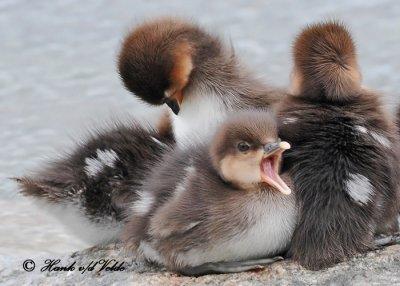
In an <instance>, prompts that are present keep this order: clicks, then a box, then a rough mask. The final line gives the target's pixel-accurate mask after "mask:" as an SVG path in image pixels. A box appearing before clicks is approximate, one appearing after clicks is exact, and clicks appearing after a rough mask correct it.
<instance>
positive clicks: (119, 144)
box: [16, 122, 174, 244]
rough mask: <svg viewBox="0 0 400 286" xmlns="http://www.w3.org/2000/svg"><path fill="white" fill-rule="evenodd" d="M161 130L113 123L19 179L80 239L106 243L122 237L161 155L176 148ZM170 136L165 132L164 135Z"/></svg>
mask: <svg viewBox="0 0 400 286" xmlns="http://www.w3.org/2000/svg"><path fill="white" fill-rule="evenodd" d="M161 128H162V129H159V130H157V129H152V128H145V127H141V126H140V125H139V124H138V123H135V122H133V123H131V124H130V125H129V126H128V125H124V124H119V123H114V126H113V127H112V128H111V129H109V130H108V131H95V132H92V136H91V138H90V139H89V140H86V141H85V142H83V143H81V144H79V145H78V146H77V147H76V148H75V150H74V151H73V152H72V153H71V154H68V155H63V156H61V158H60V159H58V160H57V161H55V162H52V163H50V164H48V166H47V168H43V169H42V171H39V172H38V173H37V174H36V175H32V176H26V177H23V178H19V179H16V180H17V181H18V182H19V183H20V187H21V192H22V194H24V195H26V196H28V197H31V198H34V199H35V201H36V202H38V203H39V204H40V205H41V206H43V208H44V209H47V210H48V211H50V213H51V214H53V215H54V216H55V217H56V218H58V219H59V220H61V222H63V224H65V225H66V226H67V227H69V228H70V229H71V230H73V231H74V232H75V233H76V234H77V235H78V236H79V237H80V238H81V239H83V240H85V241H87V242H89V243H93V244H98V243H106V242H109V241H113V240H116V239H118V238H119V231H120V229H121V226H122V221H123V219H124V218H125V212H126V210H127V208H128V206H130V204H129V203H130V202H132V201H134V200H135V199H136V198H137V196H138V194H137V193H136V190H137V189H140V187H141V184H142V181H143V180H144V179H145V177H146V176H147V175H148V173H149V172H150V171H151V169H152V165H153V164H155V162H156V161H158V160H159V158H160V157H161V155H162V153H163V152H165V151H166V150H169V149H170V148H171V146H173V145H174V139H173V137H172V136H171V134H169V133H168V131H167V130H168V128H166V127H165V126H162V127H161ZM164 132H166V133H164Z"/></svg>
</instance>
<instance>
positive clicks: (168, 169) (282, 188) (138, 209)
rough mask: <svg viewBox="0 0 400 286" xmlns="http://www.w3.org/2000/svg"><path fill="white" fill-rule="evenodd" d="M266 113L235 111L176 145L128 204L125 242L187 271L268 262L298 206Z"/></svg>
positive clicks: (284, 240) (286, 236) (281, 246)
mask: <svg viewBox="0 0 400 286" xmlns="http://www.w3.org/2000/svg"><path fill="white" fill-rule="evenodd" d="M288 148H290V145H289V143H287V142H282V141H280V140H279V138H278V135H277V128H276V121H275V118H274V117H273V116H272V115H271V114H270V113H268V112H261V111H248V112H244V111H243V112H239V113H238V114H236V115H232V116H230V117H228V119H226V121H224V122H223V123H222V124H221V125H220V127H218V128H217V131H216V133H215V134H214V135H213V136H212V139H211V141H205V142H203V143H196V144H193V145H191V147H190V148H186V149H179V148H175V150H174V151H173V152H168V153H167V154H165V155H164V157H163V159H162V160H161V161H160V162H159V163H158V165H156V166H155V167H154V168H153V170H152V173H151V174H150V175H149V176H148V178H147V179H146V181H145V182H144V183H143V187H142V188H141V190H140V199H139V200H136V201H135V202H133V203H132V207H131V210H132V212H131V215H130V217H129V219H128V220H127V223H126V225H125V229H124V231H123V236H122V241H123V242H125V244H126V245H127V247H128V248H129V249H133V250H134V251H135V252H136V253H138V254H139V257H140V256H142V257H144V258H145V259H147V260H149V261H152V262H155V263H158V264H161V265H164V266H166V267H167V268H168V269H170V270H173V271H177V272H180V273H183V274H186V275H201V274H206V273H228V272H238V271H244V270H249V269H254V268H259V267H260V265H264V264H267V263H271V262H273V261H275V260H276V259H277V258H265V257H273V256H275V255H278V254H281V253H283V252H284V251H285V250H286V249H287V248H288V246H289V242H290V240H291V237H292V232H293V230H294V227H295V225H296V218H297V207H296V202H295V198H294V195H293V194H292V193H291V189H290V187H289V185H290V178H289V177H287V176H286V175H285V174H284V175H282V177H281V176H280V175H279V169H280V165H281V158H282V153H283V152H284V151H285V150H286V149H288Z"/></svg>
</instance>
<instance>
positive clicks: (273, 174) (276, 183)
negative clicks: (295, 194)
mask: <svg viewBox="0 0 400 286" xmlns="http://www.w3.org/2000/svg"><path fill="white" fill-rule="evenodd" d="M288 149H290V144H289V143H288V142H285V141H282V142H276V143H270V144H267V145H265V146H264V156H263V159H262V160H261V166H260V168H261V181H262V182H264V183H267V184H268V185H270V186H272V187H274V188H275V189H277V190H278V191H280V192H281V193H282V194H285V195H290V193H291V192H292V191H291V190H290V188H289V187H288V185H286V183H285V182H284V181H283V180H282V179H281V177H280V176H279V163H280V161H281V157H282V153H283V152H284V151H285V150H288Z"/></svg>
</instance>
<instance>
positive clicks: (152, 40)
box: [118, 18, 283, 146]
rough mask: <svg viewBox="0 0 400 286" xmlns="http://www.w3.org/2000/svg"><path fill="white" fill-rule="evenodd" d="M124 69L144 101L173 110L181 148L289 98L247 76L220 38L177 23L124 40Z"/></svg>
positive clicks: (147, 26) (150, 26) (145, 28)
mask: <svg viewBox="0 0 400 286" xmlns="http://www.w3.org/2000/svg"><path fill="white" fill-rule="evenodd" d="M118 69H119V73H120V76H121V78H122V80H123V82H124V84H125V86H126V87H127V89H128V90H129V91H131V92H132V93H134V94H135V95H136V96H137V97H139V98H140V99H141V100H143V101H145V102H147V103H149V104H152V105H161V104H164V103H165V104H167V105H168V106H169V107H170V108H171V110H172V112H173V114H172V120H173V124H172V126H173V129H174V134H175V137H176V140H177V143H178V146H185V145H186V144H185V143H188V142H192V143H193V142H194V138H200V139H202V138H203V137H204V136H206V137H208V138H209V136H210V135H212V134H213V131H214V129H215V127H217V126H218V123H220V122H221V121H222V120H223V119H224V118H225V116H226V114H227V113H228V112H231V111H237V110H238V109H245V108H260V107H261V108H267V107H269V106H270V105H271V104H273V103H275V102H277V101H278V100H279V99H280V98H281V96H282V95H283V92H282V91H280V90H276V89H275V90H274V89H271V88H268V87H266V86H264V84H262V83H261V82H260V81H258V80H256V79H255V78H254V77H253V76H251V75H250V74H249V73H248V72H246V71H245V70H244V68H243V67H242V66H241V65H240V63H239V61H238V59H237V57H236V56H235V54H234V52H233V49H232V48H227V47H225V45H224V44H223V43H222V41H220V39H219V38H218V37H216V36H214V35H211V34H209V33H207V32H206V31H204V30H203V29H201V28H200V27H198V26H196V25H194V24H191V23H187V22H184V21H180V20H177V19H168V18H164V19H160V20H156V21H152V22H148V23H144V24H142V25H140V26H139V27H137V28H135V29H134V30H133V31H132V32H131V33H130V34H129V35H128V36H127V37H126V39H125V40H124V43H123V45H122V49H121V52H120V55H119V64H118ZM176 115H178V116H176Z"/></svg>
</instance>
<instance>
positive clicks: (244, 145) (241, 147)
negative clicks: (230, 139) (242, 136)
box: [237, 141, 250, 152]
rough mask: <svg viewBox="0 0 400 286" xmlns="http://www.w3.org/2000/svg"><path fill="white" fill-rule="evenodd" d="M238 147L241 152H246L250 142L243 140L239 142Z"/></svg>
mask: <svg viewBox="0 0 400 286" xmlns="http://www.w3.org/2000/svg"><path fill="white" fill-rule="evenodd" d="M237 148H238V150H239V151H240V152H246V151H248V150H249V149H250V144H249V143H247V142H245V141H242V142H239V144H238V145H237Z"/></svg>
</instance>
